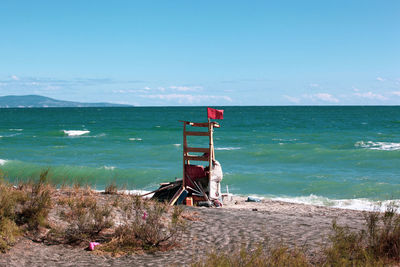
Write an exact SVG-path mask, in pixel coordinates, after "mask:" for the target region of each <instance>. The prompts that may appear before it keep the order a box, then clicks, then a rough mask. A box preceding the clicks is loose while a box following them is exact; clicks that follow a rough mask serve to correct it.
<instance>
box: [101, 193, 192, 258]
mask: <svg viewBox="0 0 400 267" xmlns="http://www.w3.org/2000/svg"><path fill="white" fill-rule="evenodd" d="M121 208H122V210H123V211H124V214H125V216H126V217H125V223H124V224H123V225H121V226H119V227H117V228H116V230H115V234H114V237H113V238H112V239H111V240H110V241H109V242H108V243H106V244H104V245H102V246H101V248H100V249H101V250H102V251H104V252H109V253H111V254H113V255H120V254H131V253H134V252H137V251H143V250H147V251H154V250H167V249H170V248H171V247H173V246H175V245H176V240H177V238H179V237H180V236H181V234H182V233H183V231H184V230H185V222H184V220H183V219H182V217H181V214H182V209H181V208H180V207H176V206H175V207H174V208H173V210H172V211H170V207H169V206H168V205H166V204H164V203H159V202H153V201H148V200H143V199H142V198H140V197H138V196H134V197H132V198H131V201H129V202H124V203H123V205H122V206H121Z"/></svg>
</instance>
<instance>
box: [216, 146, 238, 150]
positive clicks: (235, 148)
mask: <svg viewBox="0 0 400 267" xmlns="http://www.w3.org/2000/svg"><path fill="white" fill-rule="evenodd" d="M239 149H241V147H216V148H215V150H239Z"/></svg>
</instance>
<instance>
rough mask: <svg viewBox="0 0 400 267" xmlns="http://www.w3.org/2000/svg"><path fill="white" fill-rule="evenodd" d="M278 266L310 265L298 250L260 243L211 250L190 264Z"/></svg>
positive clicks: (238, 266) (225, 266)
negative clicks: (250, 247)
mask: <svg viewBox="0 0 400 267" xmlns="http://www.w3.org/2000/svg"><path fill="white" fill-rule="evenodd" d="M206 266H207V267H208V266H218V267H231V266H232V267H242V266H249V267H250V266H251V267H253V266H254V267H264V266H270V267H275V266H277V267H279V266H293V267H303V266H312V265H311V264H310V262H309V261H308V260H307V258H306V256H305V254H304V253H303V252H302V251H300V250H298V249H293V250H290V249H289V248H288V247H286V246H274V247H271V248H263V247H262V246H261V245H260V246H258V248H256V249H255V250H246V249H244V248H242V249H240V250H235V251H234V252H231V253H226V252H216V251H214V252H211V253H209V254H208V255H207V257H206V259H204V260H202V261H199V262H196V263H194V264H192V267H206Z"/></svg>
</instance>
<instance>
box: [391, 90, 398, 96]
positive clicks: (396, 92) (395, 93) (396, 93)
mask: <svg viewBox="0 0 400 267" xmlns="http://www.w3.org/2000/svg"><path fill="white" fill-rule="evenodd" d="M392 95H395V96H400V91H395V92H392Z"/></svg>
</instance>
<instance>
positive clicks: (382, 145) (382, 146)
mask: <svg viewBox="0 0 400 267" xmlns="http://www.w3.org/2000/svg"><path fill="white" fill-rule="evenodd" d="M354 146H356V147H361V148H367V149H371V150H385V151H393V150H400V143H391V142H372V141H367V142H364V141H358V142H356V143H355V144H354Z"/></svg>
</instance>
